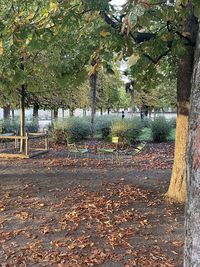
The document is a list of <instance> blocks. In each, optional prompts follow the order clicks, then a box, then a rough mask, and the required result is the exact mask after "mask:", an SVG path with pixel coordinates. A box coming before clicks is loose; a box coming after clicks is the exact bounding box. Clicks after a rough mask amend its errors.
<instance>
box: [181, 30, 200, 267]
mask: <svg viewBox="0 0 200 267" xmlns="http://www.w3.org/2000/svg"><path fill="white" fill-rule="evenodd" d="M199 26H200V25H199ZM196 47H197V49H196V54H195V64H194V69H193V78H192V94H191V109H190V123H189V144H188V152H187V192H188V194H187V203H186V241H185V259H184V267H195V266H200V245H199V244H200V228H199V227H200V225H199V218H200V206H199V198H200V89H199V88H200V64H199V62H200V27H199V34H198V39H197V46H196Z"/></svg>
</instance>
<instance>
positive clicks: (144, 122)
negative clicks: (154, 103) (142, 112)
mask: <svg viewBox="0 0 200 267" xmlns="http://www.w3.org/2000/svg"><path fill="white" fill-rule="evenodd" d="M151 123H152V120H151V119H150V118H147V117H145V118H144V119H143V120H142V125H143V127H144V128H151Z"/></svg>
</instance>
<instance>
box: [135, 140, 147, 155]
mask: <svg viewBox="0 0 200 267" xmlns="http://www.w3.org/2000/svg"><path fill="white" fill-rule="evenodd" d="M145 146H146V143H140V144H139V145H137V146H136V148H135V149H134V150H133V152H132V156H136V155H137V154H139V153H140V152H141V151H142V150H143V149H144V147H145Z"/></svg>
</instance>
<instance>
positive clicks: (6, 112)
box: [3, 105, 10, 120]
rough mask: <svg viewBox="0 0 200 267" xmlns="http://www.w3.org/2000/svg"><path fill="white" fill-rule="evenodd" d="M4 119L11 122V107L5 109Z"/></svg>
mask: <svg viewBox="0 0 200 267" xmlns="http://www.w3.org/2000/svg"><path fill="white" fill-rule="evenodd" d="M3 119H4V120H10V106H9V105H7V106H4V107H3Z"/></svg>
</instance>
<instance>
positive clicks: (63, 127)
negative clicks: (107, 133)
mask: <svg viewBox="0 0 200 267" xmlns="http://www.w3.org/2000/svg"><path fill="white" fill-rule="evenodd" d="M90 134H91V128H90V123H89V121H88V120H87V119H83V118H68V119H67V120H61V121H58V122H56V123H55V125H54V127H53V129H52V134H51V135H52V138H53V140H54V141H55V142H56V143H66V142H67V141H68V142H77V141H80V140H83V139H85V138H87V137H88V136H89V135H90Z"/></svg>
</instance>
